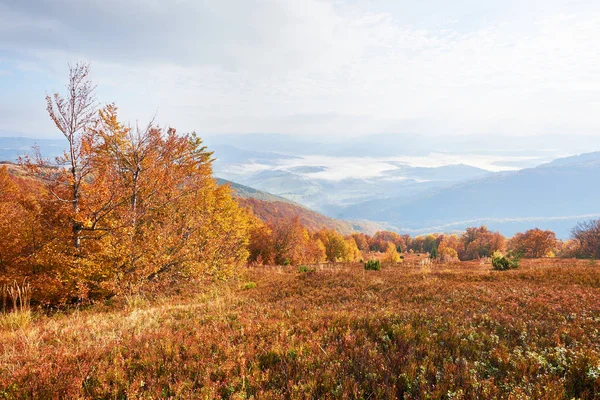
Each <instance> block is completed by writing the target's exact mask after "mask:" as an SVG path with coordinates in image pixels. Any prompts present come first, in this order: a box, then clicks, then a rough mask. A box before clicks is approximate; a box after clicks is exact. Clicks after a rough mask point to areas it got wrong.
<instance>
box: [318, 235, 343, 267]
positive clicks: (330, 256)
mask: <svg viewBox="0 0 600 400" xmlns="http://www.w3.org/2000/svg"><path fill="white" fill-rule="evenodd" d="M317 236H318V238H319V239H320V240H321V242H323V245H324V246H325V254H326V256H327V261H330V262H338V261H344V259H345V257H346V240H345V239H344V237H343V236H342V235H341V234H340V233H339V232H337V231H335V230H330V229H323V230H321V231H319V232H318V233H317Z"/></svg>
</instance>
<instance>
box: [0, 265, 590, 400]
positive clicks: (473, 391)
mask: <svg viewBox="0 0 600 400" xmlns="http://www.w3.org/2000/svg"><path fill="white" fill-rule="evenodd" d="M422 258H423V256H416V255H407V258H406V259H405V260H404V263H402V264H397V265H385V266H384V267H383V268H382V269H381V271H365V270H364V268H363V265H362V264H359V263H349V264H325V265H319V266H314V267H308V268H300V269H299V268H297V267H291V266H288V267H267V266H265V267H262V266H261V267H250V268H248V269H246V270H245V271H244V272H243V274H242V276H241V277H240V278H238V279H237V280H232V281H229V282H227V283H223V284H219V285H214V284H206V283H202V282H199V281H190V282H188V283H187V284H186V285H185V286H180V285H179V286H178V288H177V289H173V288H171V289H169V285H167V284H162V285H163V286H160V287H155V288H154V290H153V291H148V292H146V293H140V294H136V295H127V296H125V295H121V296H118V297H115V298H112V299H110V300H108V301H106V302H104V303H99V304H98V303H97V304H95V305H92V306H89V307H86V308H79V309H77V308H75V309H73V308H71V309H67V310H63V311H60V312H52V313H48V312H46V313H42V312H41V311H36V310H34V311H32V312H31V313H30V314H26V315H21V317H20V318H17V317H16V316H15V315H14V314H7V315H4V316H0V398H4V399H21V398H41V399H46V398H48V399H64V398H94V399H126V398H148V399H158V398H176V399H178V398H183V399H187V398H231V399H248V398H256V399H270V398H336V399H337V398H341V399H343V398H348V399H380V398H404V399H424V398H431V399H438V398H439V399H474V398H479V399H484V398H485V399H487V398H501V399H526V398H535V399H562V398H568V399H571V398H581V399H594V398H600V264H599V263H594V262H592V261H586V260H564V259H538V260H523V261H522V263H521V266H520V268H519V269H516V270H511V271H502V272H500V271H493V270H492V268H491V266H490V265H489V264H483V263H480V262H479V261H470V262H461V263H454V264H443V265H442V264H432V265H421V263H420V260H421V259H422Z"/></svg>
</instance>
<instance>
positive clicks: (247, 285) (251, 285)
mask: <svg viewBox="0 0 600 400" xmlns="http://www.w3.org/2000/svg"><path fill="white" fill-rule="evenodd" d="M242 288H243V289H244V290H249V289H256V283H254V282H246V283H244V284H243V285H242Z"/></svg>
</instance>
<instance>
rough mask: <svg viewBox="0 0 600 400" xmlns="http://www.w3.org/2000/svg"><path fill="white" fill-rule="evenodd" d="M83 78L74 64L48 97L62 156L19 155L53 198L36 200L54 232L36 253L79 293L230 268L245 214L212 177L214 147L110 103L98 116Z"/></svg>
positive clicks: (241, 245) (239, 260)
mask: <svg viewBox="0 0 600 400" xmlns="http://www.w3.org/2000/svg"><path fill="white" fill-rule="evenodd" d="M87 76H88V68H87V66H85V65H78V66H76V67H74V68H71V69H70V78H69V85H68V95H67V98H66V99H64V98H62V97H61V96H60V95H58V94H57V95H55V96H54V97H53V98H50V97H49V98H48V112H49V114H50V117H51V118H52V120H53V121H54V122H55V124H56V126H57V127H58V129H59V130H60V131H61V132H62V133H63V134H64V135H65V137H66V138H67V142H68V150H67V151H66V152H65V154H64V155H63V156H61V157H58V158H57V159H56V163H54V164H52V163H50V162H48V161H46V160H45V159H43V158H42V156H41V155H40V154H37V155H36V157H35V158H26V159H23V160H22V165H23V166H24V167H25V168H26V170H27V171H28V173H29V174H30V175H31V176H33V177H34V178H35V179H36V181H37V182H40V183H41V182H43V184H44V188H45V192H46V193H48V196H49V200H51V201H44V202H42V203H41V204H44V207H46V209H47V210H49V211H48V212H46V213H45V214H42V215H45V220H44V224H43V225H44V227H45V228H44V229H46V230H47V231H48V232H50V236H51V237H52V238H53V240H52V241H51V242H50V243H49V244H47V245H45V246H44V248H43V250H44V251H43V254H42V255H43V257H45V259H44V265H46V266H50V267H51V268H53V270H54V271H55V273H56V276H57V278H58V280H59V281H60V282H64V284H65V285H67V287H65V288H64V290H63V292H64V293H67V294H68V296H71V297H72V298H73V297H75V298H77V299H86V298H91V297H95V296H98V295H101V294H102V293H108V294H110V293H115V292H118V291H122V290H124V289H126V288H129V289H132V288H135V287H136V286H138V285H143V284H145V283H146V282H148V281H150V280H154V279H157V278H158V277H160V276H162V275H163V274H171V275H173V274H175V275H178V276H180V277H184V276H199V275H206V276H209V277H211V278H213V279H223V278H227V277H229V276H231V275H232V274H234V273H235V272H236V270H237V268H238V267H239V266H240V265H242V264H243V263H244V262H245V261H246V259H247V257H248V251H247V246H248V236H249V231H250V230H251V229H252V218H251V217H250V215H249V213H248V212H247V211H245V210H242V209H240V208H239V206H238V205H237V203H236V202H235V201H234V200H233V199H232V196H231V193H230V190H229V188H227V187H220V186H219V185H217V183H216V181H215V180H214V179H213V178H212V153H211V152H209V151H208V150H207V149H206V147H205V146H203V144H202V141H201V140H200V138H198V137H197V136H196V135H195V134H185V135H181V134H178V133H177V132H176V130H175V129H173V128H167V129H164V128H161V127H159V126H157V125H155V124H154V123H153V122H150V123H149V124H147V125H146V126H144V127H141V128H140V127H138V126H136V127H131V126H128V125H125V124H123V123H121V122H120V121H119V119H118V115H117V108H116V107H115V106H114V105H107V106H106V107H104V108H102V109H101V110H99V111H98V112H97V113H96V112H95V108H94V100H93V93H92V92H93V86H92V84H91V83H90V82H89V80H87Z"/></svg>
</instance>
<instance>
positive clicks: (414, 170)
mask: <svg viewBox="0 0 600 400" xmlns="http://www.w3.org/2000/svg"><path fill="white" fill-rule="evenodd" d="M391 164H395V165H396V166H397V169H395V170H393V171H390V172H388V173H387V174H388V175H392V176H401V177H404V178H408V179H414V180H417V181H437V182H453V181H464V180H468V179H474V178H479V177H482V176H485V175H489V174H490V171H487V170H485V169H481V168H476V167H472V166H470V165H465V164H456V165H444V166H441V167H432V168H424V167H411V166H409V165H406V164H398V163H391Z"/></svg>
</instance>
